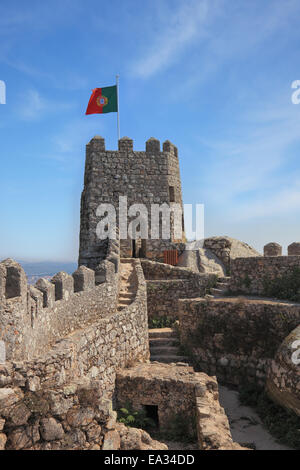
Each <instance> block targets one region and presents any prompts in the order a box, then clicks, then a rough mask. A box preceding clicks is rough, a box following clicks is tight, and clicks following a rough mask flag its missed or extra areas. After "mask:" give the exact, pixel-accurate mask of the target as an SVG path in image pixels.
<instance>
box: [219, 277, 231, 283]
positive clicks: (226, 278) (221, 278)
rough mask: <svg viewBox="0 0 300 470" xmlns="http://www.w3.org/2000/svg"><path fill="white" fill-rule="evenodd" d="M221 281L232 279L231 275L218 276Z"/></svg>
mask: <svg viewBox="0 0 300 470" xmlns="http://www.w3.org/2000/svg"><path fill="white" fill-rule="evenodd" d="M218 281H219V282H229V281H230V276H223V277H218Z"/></svg>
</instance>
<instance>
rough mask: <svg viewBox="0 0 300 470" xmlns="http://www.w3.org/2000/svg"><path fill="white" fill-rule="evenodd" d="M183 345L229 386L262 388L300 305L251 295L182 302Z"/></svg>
mask: <svg viewBox="0 0 300 470" xmlns="http://www.w3.org/2000/svg"><path fill="white" fill-rule="evenodd" d="M179 305H180V309H179V330H180V341H181V344H182V345H183V346H184V347H185V348H186V350H187V352H188V353H189V354H190V355H191V356H192V357H193V359H194V361H195V364H196V365H197V368H199V369H200V370H201V371H204V372H206V373H208V374H210V375H215V374H216V375H217V377H218V378H219V379H220V380H221V381H223V382H225V383H229V384H235V385H238V384H240V383H241V382H243V381H245V380H246V381H248V382H256V383H257V384H258V385H261V386H263V385H264V384H265V381H266V372H267V369H268V367H269V366H270V364H271V362H272V360H273V359H274V357H275V354H276V352H277V350H278V348H279V346H280V344H281V343H282V341H283V340H284V338H286V337H287V336H288V334H289V333H290V332H291V331H292V330H293V329H294V328H295V327H296V326H297V325H298V324H299V322H300V305H299V304H292V303H286V302H270V301H263V300H248V299H239V298H235V299H231V298H223V299H210V300H206V299H194V300H193V299H187V300H179Z"/></svg>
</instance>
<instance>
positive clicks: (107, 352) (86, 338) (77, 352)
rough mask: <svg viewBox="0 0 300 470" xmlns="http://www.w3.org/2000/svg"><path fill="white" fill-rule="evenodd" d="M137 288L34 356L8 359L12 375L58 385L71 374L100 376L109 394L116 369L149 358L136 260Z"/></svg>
mask: <svg viewBox="0 0 300 470" xmlns="http://www.w3.org/2000/svg"><path fill="white" fill-rule="evenodd" d="M135 269H136V274H137V278H138V282H137V284H138V288H137V292H136V296H135V299H134V301H133V302H132V303H131V304H130V305H128V306H126V308H123V309H121V310H120V311H116V312H115V313H113V314H111V315H109V316H106V317H104V318H102V319H99V320H98V321H95V322H94V323H93V324H92V325H90V326H87V327H85V328H82V329H80V330H77V331H75V332H74V333H71V334H69V335H68V336H67V337H66V338H64V339H62V340H61V341H59V342H57V343H56V344H55V345H54V346H53V348H52V349H51V350H49V351H48V352H46V353H44V354H43V355H40V356H39V357H38V358H37V359H33V360H29V361H22V362H12V363H10V364H11V366H10V369H11V377H12V380H13V381H17V382H16V383H17V384H19V382H20V383H22V384H26V382H27V381H28V380H29V382H31V378H33V380H34V381H36V382H37V383H40V384H41V385H42V386H47V387H49V386H51V387H54V386H57V385H61V384H64V383H67V382H69V381H70V380H72V379H73V378H74V377H88V378H89V379H95V378H100V377H101V388H102V390H103V392H104V391H106V393H108V394H111V393H112V391H113V387H114V380H115V371H116V369H117V368H118V367H126V366H127V365H128V364H131V363H134V362H136V361H143V360H147V359H148V358H149V340H148V321H147V298H146V284H145V280H144V277H143V271H142V268H141V266H140V263H139V261H138V260H137V261H136V262H135Z"/></svg>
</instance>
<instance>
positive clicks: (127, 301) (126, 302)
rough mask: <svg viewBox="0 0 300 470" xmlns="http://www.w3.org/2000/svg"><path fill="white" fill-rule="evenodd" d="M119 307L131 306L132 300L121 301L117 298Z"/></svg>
mask: <svg viewBox="0 0 300 470" xmlns="http://www.w3.org/2000/svg"><path fill="white" fill-rule="evenodd" d="M118 304H119V305H130V304H132V299H123V298H120V297H119V303H118Z"/></svg>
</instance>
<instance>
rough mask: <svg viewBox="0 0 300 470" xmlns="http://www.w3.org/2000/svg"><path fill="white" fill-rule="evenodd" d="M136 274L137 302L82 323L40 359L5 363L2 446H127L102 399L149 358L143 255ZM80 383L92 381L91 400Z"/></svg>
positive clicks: (0, 381)
mask: <svg viewBox="0 0 300 470" xmlns="http://www.w3.org/2000/svg"><path fill="white" fill-rule="evenodd" d="M134 272H135V276H136V284H137V288H136V292H135V298H134V300H133V302H132V303H131V304H130V305H128V306H126V307H124V308H123V309H117V310H116V311H115V312H112V313H111V314H110V315H106V316H104V317H103V318H100V319H99V318H98V319H97V320H96V321H94V322H93V323H92V324H90V325H88V326H85V327H83V328H81V329H77V330H76V331H75V332H73V333H71V334H69V335H68V336H67V337H66V338H64V339H62V340H61V341H58V342H56V344H55V345H54V346H53V347H52V348H51V349H49V350H47V348H45V351H44V353H43V354H40V355H39V356H38V357H37V358H36V359H31V360H25V361H24V360H23V361H15V360H14V361H8V362H6V363H5V364H3V365H0V426H1V427H0V448H4V447H5V448H9V449H23V448H33V447H32V446H34V449H59V448H72V449H73V448H78V449H83V448H90V447H91V446H92V445H93V444H96V445H98V446H100V447H101V449H103V450H109V449H116V450H117V449H119V448H120V435H118V433H116V432H113V429H114V425H115V422H114V423H113V419H108V421H107V420H104V422H103V424H102V421H101V419H102V415H101V402H102V400H103V399H104V398H105V399H111V398H112V394H113V391H114V387H115V375H116V370H117V369H118V368H124V367H128V366H131V365H133V364H135V363H136V362H138V361H142V362H143V361H147V360H148V359H149V338H148V321H147V298H146V283H145V279H144V275H143V271H142V268H141V265H140V261H139V260H135V262H134ZM109 287H111V288H112V286H111V285H110V286H109V285H108V286H107V288H108V291H109ZM78 383H79V384H88V389H87V390H86V391H85V392H84V393H83V399H84V400H85V401H84V403H81V402H80V396H82V395H80V396H79V395H77V392H76V390H77V386H76V384H78ZM74 387H75V388H74ZM93 390H94V391H95V390H96V392H97V397H95V399H94V398H93V396H94V392H93ZM84 397H85V398H84ZM90 399H92V403H86V400H88V401H89V400H90ZM78 401H79V403H78ZM91 404H92V405H93V406H91ZM95 406H96V408H95ZM91 408H92V409H91ZM99 413H100V415H99ZM108 418H110V417H108ZM89 424H91V426H89ZM65 425H66V426H65ZM102 425H103V427H102ZM82 426H84V432H82V431H83V430H82ZM99 426H100V428H99ZM47 430H48V431H49V432H47ZM123 431H124V430H122V432H123ZM51 432H52V433H53V434H51ZM85 432H86V433H87V434H85ZM93 433H94V434H93ZM49 436H50V437H49ZM51 436H52V437H51ZM98 437H99V439H98ZM121 437H122V436H121ZM103 439H104V442H103ZM112 439H113V442H111V440H112ZM52 441H53V442H52ZM95 441H97V442H95ZM49 442H50V443H49ZM1 446H2V447H1ZM98 450H99V449H98Z"/></svg>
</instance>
